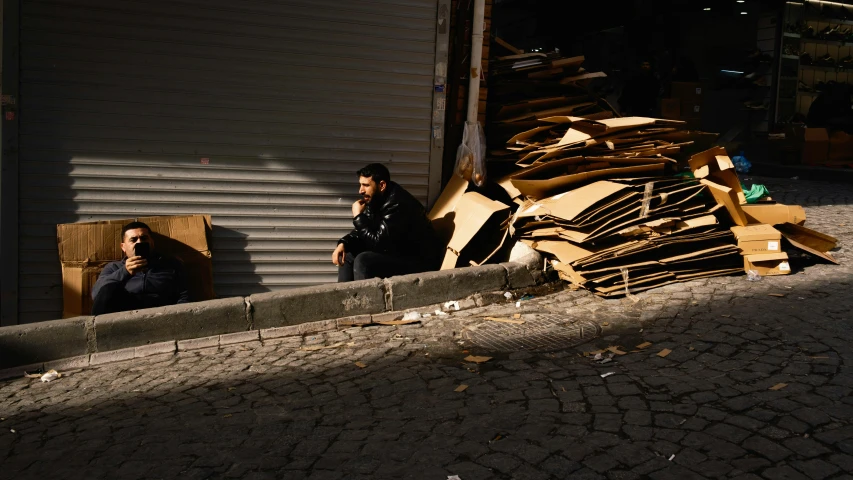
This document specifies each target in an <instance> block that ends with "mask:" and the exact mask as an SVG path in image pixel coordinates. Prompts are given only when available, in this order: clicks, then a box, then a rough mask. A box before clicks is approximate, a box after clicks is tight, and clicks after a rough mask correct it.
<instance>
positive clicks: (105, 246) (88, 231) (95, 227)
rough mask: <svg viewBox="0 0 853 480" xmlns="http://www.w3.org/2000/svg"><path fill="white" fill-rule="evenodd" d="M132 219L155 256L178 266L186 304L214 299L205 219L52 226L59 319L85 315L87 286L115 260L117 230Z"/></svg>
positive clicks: (118, 253)
mask: <svg viewBox="0 0 853 480" xmlns="http://www.w3.org/2000/svg"><path fill="white" fill-rule="evenodd" d="M134 220H136V221H140V222H144V223H146V224H147V225H148V226H149V227H151V229H152V230H153V232H152V233H153V237H154V246H155V248H156V250H157V251H158V252H160V253H162V254H165V255H169V256H172V257H175V258H178V259H179V260H181V261H182V262H184V267H185V269H186V271H187V276H188V283H189V293H190V299H191V300H192V301H202V300H210V299H212V298H215V294H214V291H213V267H212V264H211V259H210V257H211V253H210V247H209V239H210V234H211V229H212V224H211V221H210V215H190V216H174V217H140V218H135V219H123V220H107V221H101V222H89V223H66V224H60V225H57V226H56V240H57V243H58V246H59V261H60V263H61V264H62V317H63V318H68V317H75V316H78V315H88V314H89V313H91V311H92V287H94V286H95V282H96V281H97V280H98V276H99V275H100V274H101V270H103V268H104V267H105V266H106V265H107V264H108V263H110V262H113V261H116V260H121V258H122V256H123V253H122V251H121V247H120V246H119V244H120V243H121V228H122V226H124V225H126V224H128V223H130V222H132V221H134Z"/></svg>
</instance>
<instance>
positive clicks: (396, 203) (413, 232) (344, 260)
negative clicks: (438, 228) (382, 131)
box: [332, 163, 443, 282]
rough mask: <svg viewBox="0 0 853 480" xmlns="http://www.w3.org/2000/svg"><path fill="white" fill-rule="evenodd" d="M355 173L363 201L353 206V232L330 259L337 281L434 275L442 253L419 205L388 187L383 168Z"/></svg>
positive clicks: (398, 188)
mask: <svg viewBox="0 0 853 480" xmlns="http://www.w3.org/2000/svg"><path fill="white" fill-rule="evenodd" d="M356 173H357V174H358V177H359V178H358V181H359V184H360V187H359V189H358V193H359V194H361V196H362V199H361V200H357V201H356V202H355V203H353V204H352V216H353V219H352V223H353V225H354V226H355V229H354V230H353V231H352V232H350V233H349V234H348V235H347V236H345V237H344V238H342V239H340V241H338V247H337V248H335V251H334V252H333V253H332V263H334V264H335V265H337V266H338V267H340V268H339V269H338V281H339V282H350V281H352V280H363V279H365V278H374V277H379V278H384V277H391V276H394V275H403V274H407V273H418V272H424V271H427V270H434V269H437V268H438V267H439V265H440V264H441V255H442V253H443V248H442V245H441V243H440V242H439V241H438V237H437V236H436V234H435V231H434V230H433V229H432V223H431V222H430V221H429V219H428V218H427V217H426V214H425V212H424V207H423V205H421V203H420V202H419V201H418V200H417V199H416V198H415V197H413V196H412V194H410V193H409V192H407V191H406V190H404V189H403V187H401V186H399V185H397V184H396V183H394V182H392V181H391V174H390V173H389V172H388V169H387V168H385V166H384V165H381V164H379V163H371V164H370V165H368V166H366V167H364V168H362V169H361V170H359V171H358V172H356Z"/></svg>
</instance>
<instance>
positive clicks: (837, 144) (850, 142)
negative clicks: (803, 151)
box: [827, 131, 853, 163]
mask: <svg viewBox="0 0 853 480" xmlns="http://www.w3.org/2000/svg"><path fill="white" fill-rule="evenodd" d="M827 160H828V161H829V163H853V135H850V134H848V133H846V132H842V131H836V132H832V134H831V135H830V136H829V155H828V158H827Z"/></svg>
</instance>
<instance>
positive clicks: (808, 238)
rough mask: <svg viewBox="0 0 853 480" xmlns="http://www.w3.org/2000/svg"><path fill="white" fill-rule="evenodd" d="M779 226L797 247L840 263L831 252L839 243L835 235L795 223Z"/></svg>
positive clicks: (787, 238) (788, 239)
mask: <svg viewBox="0 0 853 480" xmlns="http://www.w3.org/2000/svg"><path fill="white" fill-rule="evenodd" d="M778 228H779V231H780V232H781V234H782V236H784V237H785V239H786V240H787V241H788V242H789V243H790V244H791V245H792V246H794V247H795V248H798V249H800V250H803V251H804V252H808V253H810V254H812V255H815V256H817V257H820V258H823V259H825V260H827V261H829V262H832V263H835V264H838V261H837V260H836V259H835V258H834V257H833V256H832V255H831V254H830V253H829V252H830V250H832V249H834V248H835V246H836V245H837V244H838V239H836V238H835V237H831V236H829V235H825V234H823V233H820V232H817V231H815V230H812V229H810V228H806V227H803V226H800V225H795V224H793V223H784V224H782V225H779V227H778Z"/></svg>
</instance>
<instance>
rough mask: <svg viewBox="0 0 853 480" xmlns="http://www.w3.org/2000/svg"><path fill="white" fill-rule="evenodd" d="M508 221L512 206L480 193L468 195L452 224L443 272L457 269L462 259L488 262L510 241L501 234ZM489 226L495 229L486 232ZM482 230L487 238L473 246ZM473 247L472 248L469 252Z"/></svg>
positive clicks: (460, 203)
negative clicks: (486, 226)
mask: <svg viewBox="0 0 853 480" xmlns="http://www.w3.org/2000/svg"><path fill="white" fill-rule="evenodd" d="M448 217H449V216H448ZM508 217H509V206H508V205H504V204H503V203H501V202H498V201H496V200H491V199H488V198H486V197H484V196H483V195H481V194H479V193H477V192H468V193H464V194H463V195H462V196H461V198H460V199H459V201H458V202H457V204H456V208H455V209H454V211H453V215H452V223H451V224H450V225H451V230H452V231H451V232H450V233H451V236H450V240H449V242H448V244H447V249H446V252H445V256H444V261H443V262H442V264H441V269H442V270H447V269H451V268H456V266H457V265H458V264H459V261H460V258H466V259H469V260H471V261H474V262H475V263H481V262H483V261H485V260H486V259H488V258H489V257H490V256H491V255H493V254H494V252H495V251H496V249H499V248H500V246H501V245H502V244H503V240H504V239H505V238H506V232H505V231H503V232H500V231H499V229H500V225H501V224H502V223H503V222H504V221H506V219H507V218H508ZM487 223H489V224H491V225H492V227H493V228H488V229H483V227H484V225H486V224H487ZM481 229H483V235H485V236H486V237H487V238H481V240H482V241H480V242H472V240H473V239H474V238H475V236H477V235H478V234H479V233H480V231H481ZM469 244H471V245H470V247H471V248H468V247H469ZM462 266H467V265H462Z"/></svg>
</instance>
